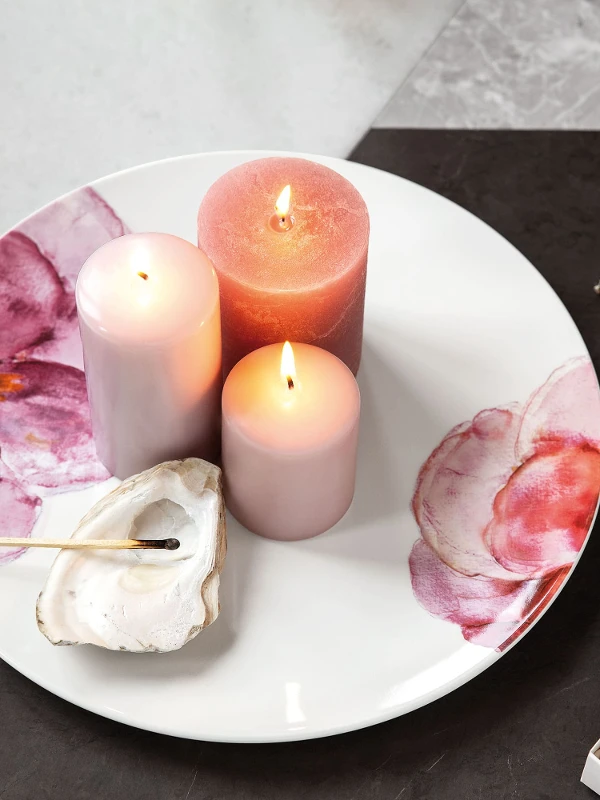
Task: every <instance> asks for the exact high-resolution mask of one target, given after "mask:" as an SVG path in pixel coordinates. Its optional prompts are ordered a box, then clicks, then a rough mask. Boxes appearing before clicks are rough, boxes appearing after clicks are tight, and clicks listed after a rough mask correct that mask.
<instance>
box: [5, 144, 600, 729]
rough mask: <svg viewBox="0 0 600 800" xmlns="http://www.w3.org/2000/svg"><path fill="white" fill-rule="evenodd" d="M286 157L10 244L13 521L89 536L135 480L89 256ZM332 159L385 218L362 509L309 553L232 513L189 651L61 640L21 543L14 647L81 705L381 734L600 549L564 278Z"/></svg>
mask: <svg viewBox="0 0 600 800" xmlns="http://www.w3.org/2000/svg"><path fill="white" fill-rule="evenodd" d="M263 155H269V154H268V153H254V152H234V153H215V154H207V155H198V156H190V157H185V158H179V159H173V160H169V161H163V162H159V163H155V164H149V165H145V166H142V167H139V168H136V169H132V170H128V171H126V172H121V173H118V174H116V175H112V176H110V177H108V178H104V179H102V180H100V181H97V182H96V183H94V184H93V186H92V187H91V188H90V187H88V188H85V189H82V190H79V191H78V192H75V193H73V194H72V195H69V196H67V197H65V198H61V199H60V200H58V201H57V202H56V203H55V204H52V205H51V206H48V207H46V208H45V209H42V210H41V211H40V212H38V213H37V214H35V215H33V216H32V217H30V218H29V219H28V220H25V221H24V222H23V223H22V224H21V225H20V226H18V229H17V231H16V232H15V231H13V232H11V233H10V234H7V235H6V236H5V237H4V238H3V239H1V240H0V346H1V347H2V348H3V351H2V352H1V353H0V356H5V357H6V358H5V361H4V362H2V363H0V373H2V376H0V399H2V400H4V402H0V456H1V458H2V465H1V470H2V471H0V478H1V479H2V480H1V481H0V503H2V512H3V513H2V521H0V532H1V533H2V535H8V533H9V532H10V533H12V534H15V533H20V534H21V535H30V534H31V533H33V535H35V536H55V537H58V536H65V535H68V534H70V532H71V530H72V529H73V527H74V526H75V524H76V523H77V521H78V519H79V518H80V517H81V515H82V514H83V513H84V512H86V511H87V509H88V508H89V507H90V505H91V504H92V503H93V502H95V501H96V500H97V499H98V498H99V497H100V496H102V495H103V494H104V493H106V492H107V491H108V490H109V489H110V488H112V486H113V485H114V484H115V483H116V481H115V480H114V479H109V480H103V477H104V476H103V475H102V471H101V469H100V467H99V466H98V464H96V463H95V461H94V455H93V448H92V445H91V442H90V438H89V427H88V422H87V418H86V407H85V397H84V396H82V394H81V391H82V389H81V387H82V386H83V385H84V384H83V374H82V373H81V372H79V371H78V369H77V367H78V366H80V361H79V359H80V355H79V352H78V342H77V331H76V321H75V318H74V316H73V306H72V288H73V281H74V278H75V276H76V273H77V269H78V268H79V266H80V264H81V261H82V259H83V258H84V257H85V256H86V255H87V254H88V253H89V252H90V251H92V250H93V249H95V248H96V247H97V246H98V245H99V244H101V243H102V242H103V241H105V240H106V239H107V238H111V237H112V236H115V235H118V234H119V233H122V232H123V230H125V229H126V228H129V229H130V230H133V231H147V230H152V231H166V232H169V233H173V234H177V235H179V236H182V237H185V238H187V239H189V240H190V241H195V221H196V211H197V208H198V204H199V202H200V199H201V198H202V196H203V194H204V192H205V191H206V190H207V188H208V187H209V186H210V184H211V183H212V182H213V181H214V180H215V179H216V178H217V177H219V176H220V175H221V174H223V173H224V172H225V171H226V170H228V169H230V168H231V167H233V166H235V165H236V164H239V163H241V162H243V161H247V160H249V159H252V158H257V157H261V156H263ZM311 158H313V157H312V156H311ZM314 160H317V161H321V162H322V163H324V164H327V165H328V166H330V167H332V168H333V169H335V170H337V171H339V172H340V173H342V174H343V175H345V176H346V177H347V178H348V179H349V180H351V181H352V182H353V183H354V184H355V185H356V186H357V188H358V189H359V191H360V192H361V193H362V194H363V196H364V198H365V200H366V202H367V205H368V207H369V211H370V214H371V220H372V238H371V248H370V257H369V278H368V288H367V307H366V318H365V345H364V355H363V365H362V367H361V371H360V375H359V382H360V386H361V392H362V398H363V411H362V420H361V425H362V429H361V446H360V456H359V470H358V484H357V489H356V496H355V501H354V504H353V506H352V508H351V510H350V512H349V513H348V514H347V516H346V517H345V518H344V519H343V520H342V522H341V523H339V524H338V525H337V526H336V528H334V529H333V530H332V531H330V532H329V533H327V534H326V535H323V536H321V537H319V538H317V539H314V540H310V541H306V542H301V543H293V544H284V543H279V542H271V541H266V540H263V539H260V538H258V537H256V536H253V535H251V534H249V533H248V532H247V531H246V530H244V529H242V528H241V527H240V526H239V525H238V524H236V522H235V521H233V520H231V519H230V520H229V554H228V558H227V563H226V569H225V573H224V575H223V584H222V593H221V603H222V613H221V616H220V617H219V619H218V621H217V622H216V623H215V624H214V625H213V626H212V627H210V628H209V629H208V630H206V631H205V632H203V633H202V634H201V635H200V636H198V637H197V638H196V639H195V640H194V641H192V642H191V643H190V644H189V645H188V646H186V647H185V648H184V649H183V650H181V651H179V652H176V653H171V654H168V655H159V656H156V655H147V656H139V655H130V654H126V653H114V652H106V651H103V650H100V649H96V648H94V647H91V646H86V647H81V648H72V647H59V648H55V647H52V646H51V645H50V644H49V643H48V642H47V641H46V639H45V638H44V637H43V636H42V635H41V634H40V633H39V632H38V630H37V626H36V621H35V601H36V597H37V595H38V593H39V591H40V589H41V588H42V586H43V584H44V580H45V576H46V573H47V570H48V567H49V565H50V564H51V562H52V559H53V554H52V553H51V552H43V551H27V552H25V553H20V554H15V553H10V554H4V556H3V559H4V563H2V564H0V607H1V608H2V614H1V616H0V654H1V655H2V657H3V658H4V659H5V660H6V661H7V662H8V663H9V664H11V665H12V666H14V667H15V668H16V669H17V670H19V671H20V672H22V673H23V674H24V675H26V676H28V677H29V678H31V679H32V680H34V681H36V682H37V683H39V684H40V685H41V686H43V687H45V688H47V689H48V690H49V691H51V692H53V693H55V694H57V695H59V696H60V697H63V698H65V699H67V700H69V701H71V702H73V703H75V704H77V705H79V706H81V707H83V708H86V709H89V710H92V711H94V712H96V713H98V714H102V715H104V716H106V717H110V718H112V719H115V720H119V721H121V722H125V723H127V724H130V725H135V726H137V727H140V728H144V729H148V730H153V731H158V732H161V733H167V734H173V735H176V736H183V737H189V738H197V739H209V740H218V741H235V742H265V741H283V740H294V739H304V738H311V737H317V736H325V735H329V734H334V733H339V732H342V731H348V730H352V729H355V728H359V727H362V726H366V725H371V724H373V723H376V722H379V721H382V720H386V719H389V718H391V717H395V716H397V715H399V714H403V713H405V712H407V711H410V710H411V709H414V708H417V707H418V706H421V705H423V704H425V703H428V702H430V701H432V700H435V699H436V698H438V697H440V696H442V695H444V694H445V693H447V692H450V691H452V690H453V689H455V688H456V687H457V686H459V685H461V684H463V683H464V682H465V681H468V680H470V679H471V678H472V677H474V676H475V675H477V674H478V673H480V672H481V671H482V670H484V669H486V668H487V667H488V666H490V665H491V664H493V663H494V662H495V661H496V660H497V659H498V658H499V657H500V655H501V654H502V652H503V651H505V650H506V648H507V647H509V646H510V645H511V644H513V643H514V641H516V639H517V638H518V637H519V636H520V635H522V633H523V632H524V630H526V629H527V627H528V625H529V624H531V622H532V621H534V620H535V619H536V617H538V616H539V615H540V613H541V612H542V611H543V610H544V609H545V607H546V606H547V605H548V604H549V602H550V601H551V600H552V598H553V596H554V595H555V594H556V592H557V591H558V590H559V589H560V587H561V585H562V584H563V583H564V581H565V580H566V578H567V577H568V575H569V574H570V570H571V569H572V565H573V564H574V562H575V561H576V560H577V558H578V555H579V553H580V550H581V549H582V547H583V545H584V543H585V540H586V537H587V534H588V530H589V528H590V526H591V522H592V518H593V516H594V513H595V510H596V505H597V499H598V483H599V482H598V459H600V455H598V444H599V440H600V430H599V429H598V426H599V423H598V420H600V414H599V411H600V402H599V397H598V388H597V382H596V378H595V375H594V372H593V369H592V367H591V364H590V362H589V358H588V355H587V351H586V349H585V346H584V344H583V342H582V340H581V337H580V335H579V333H578V331H577V330H576V327H575V325H574V324H573V322H572V320H571V319H570V317H569V315H568V314H567V312H566V310H565V309H564V307H563V306H562V305H561V303H560V302H559V300H558V298H557V297H556V295H555V294H554V293H553V292H552V290H551V289H550V288H549V287H548V285H547V284H546V283H545V282H544V280H543V279H542V278H541V277H540V275H539V274H538V273H537V272H536V271H535V269H534V268H533V267H532V266H531V265H530V264H529V263H528V262H527V260H526V259H525V258H524V257H523V256H522V255H520V254H519V253H518V252H517V251H516V250H515V249H514V248H513V247H512V246H511V245H510V244H508V243H507V242H506V241H505V240H504V239H502V238H501V237H500V236H499V235H498V234H497V233H495V232H494V231H493V230H491V229H490V228H489V227H487V226H486V225H484V224H483V223H482V222H480V221H479V220H478V219H476V218H475V217H473V216H471V215H470V214H469V213H467V212H466V211H464V210H463V209H461V208H459V207H458V206H456V205H454V204H452V203H450V202H448V201H447V200H445V199H443V198H441V197H439V196H438V195H436V194H433V193H432V192H430V191H428V190H426V189H423V188H421V187H420V186H417V185H415V184H413V183H410V182H408V181H406V180H402V179H400V178H397V177H395V176H392V175H389V174H386V173H383V172H379V171H377V170H374V169H370V168H367V167H364V166H360V165H358V164H352V163H348V162H345V161H340V160H336V159H330V158H321V157H314ZM40 276H41V277H40ZM16 300H18V301H19V302H18V303H15V302H14V301H16ZM19 303H20V305H19ZM40 361H41V362H43V363H40ZM64 364H70V365H72V366H64ZM73 365H74V366H73ZM557 369H558V372H555V371H556V370H557ZM551 375H552V378H550V380H549V376H551ZM539 387H542V388H541V389H540V390H539V391H537V390H538V389H539ZM536 392H537V393H536ZM501 407H502V408H501ZM482 409H487V411H486V412H485V413H483V414H480V413H479V412H481V411H482ZM477 415H478V416H477ZM475 417H476V419H475V422H474V423H472V424H465V425H463V426H462V427H460V428H458V429H457V430H455V431H454V432H453V433H452V435H451V436H450V437H447V434H448V433H449V432H450V431H451V430H452V429H454V428H455V426H457V425H459V424H460V423H465V422H470V421H471V420H473V418H475ZM441 442H444V444H443V445H442V447H441V448H440V449H439V450H436V448H437V447H438V445H439V444H440V443H441ZM425 463H426V467H425V469H424V471H423V473H422V474H421V478H420V481H419V490H418V492H417V493H416V494H415V488H416V486H417V476H418V474H419V470H420V468H421V466H422V465H423V464H425ZM78 487H81V488H78ZM413 495H415V500H414V512H413V510H411V500H412V499H413ZM40 498H41V499H40ZM415 514H416V516H417V518H418V519H419V524H417V521H416V518H415ZM36 520H37V521H36ZM34 521H35V525H34ZM422 537H424V539H426V540H427V541H428V542H429V545H427V544H425V543H424V539H423V538H422ZM415 545H416V546H415ZM413 548H414V549H413ZM411 551H412V552H413V556H412V561H411V566H412V582H411V569H410V568H409V556H410V554H411ZM473 574H475V575H476V577H473ZM469 575H470V576H469ZM417 598H418V599H417Z"/></svg>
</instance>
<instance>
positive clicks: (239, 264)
mask: <svg viewBox="0 0 600 800" xmlns="http://www.w3.org/2000/svg"><path fill="white" fill-rule="evenodd" d="M287 185H289V186H290V194H291V205H290V211H289V215H290V216H291V218H292V224H291V226H290V227H289V228H288V229H285V230H284V229H282V230H278V229H277V225H274V224H273V218H274V215H276V212H275V204H276V203H277V201H278V198H279V197H280V195H281V193H282V190H284V189H285V188H286V187H287ZM275 218H276V217H275ZM368 239H369V214H368V211H367V207H366V204H365V201H364V200H363V198H362V197H361V195H360V194H359V192H358V191H357V189H355V187H354V186H353V185H352V184H351V183H350V182H349V181H347V180H346V179H345V178H343V177H342V176H341V175H339V174H338V173H337V172H334V171H333V170H332V169H329V168H328V167H325V166H323V165H322V164H316V163H314V162H312V161H307V160H306V159H302V158H279V157H275V158H263V159H259V160H257V161H249V162H247V163H245V164H241V165H240V166H238V167H234V168H233V169H232V170H230V171H229V172H227V173H226V174H225V175H223V176H222V177H221V178H219V179H218V180H217V181H216V182H215V183H214V184H213V185H212V186H211V187H210V189H209V190H208V192H207V193H206V195H205V197H204V199H203V200H202V203H201V205H200V210H199V212H198V244H199V246H200V247H201V248H202V249H203V250H204V252H205V253H206V254H207V255H208V257H209V258H210V259H211V260H212V261H213V263H214V264H215V265H216V266H217V268H218V270H219V273H220V274H221V275H223V274H224V275H226V276H229V277H231V278H232V279H234V280H236V281H238V282H240V283H243V284H246V285H247V286H250V287H253V288H256V289H258V290H268V291H273V292H277V291H282V292H284V291H305V290H306V289H307V288H313V287H314V288H317V287H318V286H321V285H323V284H326V283H328V282H329V281H332V280H335V279H337V278H338V277H339V276H340V275H342V274H344V272H346V271H347V270H350V269H351V268H352V267H353V266H354V265H355V264H356V262H357V261H358V260H359V259H364V258H366V254H367V248H368Z"/></svg>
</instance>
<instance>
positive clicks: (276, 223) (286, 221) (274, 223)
mask: <svg viewBox="0 0 600 800" xmlns="http://www.w3.org/2000/svg"><path fill="white" fill-rule="evenodd" d="M291 194H292V189H291V186H290V185H289V184H288V185H287V186H286V187H285V188H284V189H283V191H282V192H281V194H280V195H279V197H278V198H277V200H276V202H275V214H274V215H273V216H272V217H271V227H272V228H273V229H274V230H276V231H277V232H279V233H281V232H282V231H289V230H290V228H291V227H292V225H293V224H294V219H293V217H292V215H291V214H290V198H291Z"/></svg>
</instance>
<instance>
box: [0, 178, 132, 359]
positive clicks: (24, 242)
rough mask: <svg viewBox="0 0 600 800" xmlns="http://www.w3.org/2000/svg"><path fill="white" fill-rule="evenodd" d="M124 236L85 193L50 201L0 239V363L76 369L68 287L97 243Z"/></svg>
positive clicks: (96, 198)
mask: <svg viewBox="0 0 600 800" xmlns="http://www.w3.org/2000/svg"><path fill="white" fill-rule="evenodd" d="M125 233H128V229H127V227H126V226H125V225H124V224H123V222H122V221H121V220H120V219H119V218H118V217H117V216H116V214H115V213H114V211H113V210H112V209H111V208H110V206H108V205H107V204H106V203H105V202H104V200H103V199H102V198H101V197H100V195H99V194H98V193H97V192H95V191H94V190H93V189H90V188H89V187H86V188H84V189H79V190H78V191H76V192H73V193H72V194H70V195H67V196H66V197H64V198H62V199H61V200H57V201H56V202H54V203H52V204H50V205H49V206H47V207H46V208H43V209H42V210H41V211H38V212H37V213H36V214H34V215H33V216H31V217H29V218H28V219H26V220H25V221H24V222H22V223H21V224H20V225H19V226H18V228H16V229H15V230H13V231H11V232H10V233H8V234H7V235H6V236H5V237H3V238H2V239H0V311H3V310H4V309H8V310H9V312H10V318H9V317H6V320H7V323H6V324H5V322H4V319H5V316H4V315H2V316H0V320H1V322H0V325H1V326H2V328H1V329H0V357H3V358H6V357H7V356H14V355H17V354H22V355H25V356H26V357H28V358H35V359H38V360H43V361H57V362H59V363H62V364H71V365H72V366H75V367H78V368H80V369H82V368H83V358H82V352H81V341H80V338H79V329H78V324H77V311H76V308H75V283H76V280H77V275H78V274H79V270H80V269H81V266H82V265H83V263H84V261H85V260H86V259H87V258H88V256H90V255H91V254H92V253H93V252H94V250H96V249H97V248H98V247H100V246H101V245H102V244H105V243H106V242H108V241H110V240H111V239H115V238H116V237H118V236H122V235H123V234H125Z"/></svg>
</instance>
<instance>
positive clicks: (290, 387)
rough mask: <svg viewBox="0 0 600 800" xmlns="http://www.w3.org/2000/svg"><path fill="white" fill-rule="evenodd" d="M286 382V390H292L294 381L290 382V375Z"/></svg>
mask: <svg viewBox="0 0 600 800" xmlns="http://www.w3.org/2000/svg"><path fill="white" fill-rule="evenodd" d="M287 382H288V389H293V388H294V381H293V380H292V376H291V375H288V376H287Z"/></svg>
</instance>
